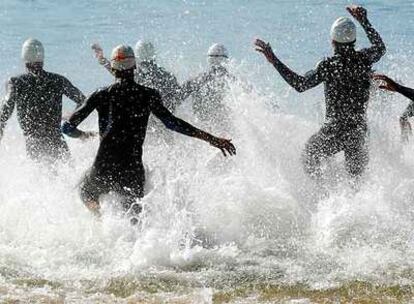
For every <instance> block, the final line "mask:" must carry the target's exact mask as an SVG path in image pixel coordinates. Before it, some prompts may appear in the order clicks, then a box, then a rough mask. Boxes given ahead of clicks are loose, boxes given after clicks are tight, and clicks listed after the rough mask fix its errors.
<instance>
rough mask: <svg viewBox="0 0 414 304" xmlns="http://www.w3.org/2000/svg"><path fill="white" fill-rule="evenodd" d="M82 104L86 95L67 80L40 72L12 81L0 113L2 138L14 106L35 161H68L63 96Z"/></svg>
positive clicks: (18, 77) (9, 83)
mask: <svg viewBox="0 0 414 304" xmlns="http://www.w3.org/2000/svg"><path fill="white" fill-rule="evenodd" d="M63 95H65V96H67V97H68V98H70V99H71V100H73V101H75V102H76V103H77V104H78V105H80V104H81V103H82V102H83V101H84V99H85V96H84V95H83V94H82V92H81V91H79V90H78V89H77V88H76V87H74V86H73V85H72V84H71V83H70V81H69V80H68V79H66V78H65V77H63V76H61V75H58V74H53V73H49V72H46V71H44V70H39V71H36V72H35V73H34V72H27V73H25V74H22V75H20V76H17V77H12V78H10V80H9V82H8V84H7V96H6V98H5V100H4V104H3V105H2V107H1V110H0V138H1V135H2V134H3V130H4V127H5V125H6V122H7V120H8V119H9V118H10V117H11V115H12V113H13V110H14V107H15V106H16V109H17V118H18V121H19V123H20V126H21V128H22V130H23V135H24V137H25V139H26V150H27V153H28V155H29V156H30V157H31V158H33V159H45V158H46V159H48V160H51V161H55V160H58V159H67V158H68V157H69V149H68V146H67V144H66V142H65V141H64V139H63V136H62V132H61V130H60V125H61V120H62V96H63Z"/></svg>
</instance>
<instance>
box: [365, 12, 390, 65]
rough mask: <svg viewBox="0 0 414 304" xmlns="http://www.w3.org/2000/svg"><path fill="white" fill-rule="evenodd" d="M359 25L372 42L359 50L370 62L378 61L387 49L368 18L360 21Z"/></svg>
mask: <svg viewBox="0 0 414 304" xmlns="http://www.w3.org/2000/svg"><path fill="white" fill-rule="evenodd" d="M361 26H362V28H363V29H364V31H365V33H366V34H367V37H368V40H369V42H371V44H372V46H371V47H370V48H366V49H363V50H361V52H362V53H363V54H365V55H366V56H367V58H368V60H369V61H370V63H375V62H378V61H379V60H380V59H381V57H382V56H384V55H385V53H386V50H387V49H386V47H385V44H384V41H383V40H382V38H381V36H380V34H379V33H378V32H377V31H376V30H375V29H374V28H373V26H372V25H371V23H370V22H369V21H368V20H366V21H364V22H362V23H361Z"/></svg>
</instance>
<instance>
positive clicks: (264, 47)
mask: <svg viewBox="0 0 414 304" xmlns="http://www.w3.org/2000/svg"><path fill="white" fill-rule="evenodd" d="M254 45H255V46H256V51H258V52H260V53H262V54H263V55H265V57H266V59H267V61H269V62H270V63H271V64H275V62H276V60H277V58H276V55H275V54H274V53H273V50H272V47H271V46H270V44H269V43H266V42H264V41H263V40H260V39H256V40H255V42H254Z"/></svg>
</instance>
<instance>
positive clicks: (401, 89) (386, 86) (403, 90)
mask: <svg viewBox="0 0 414 304" xmlns="http://www.w3.org/2000/svg"><path fill="white" fill-rule="evenodd" d="M373 79H374V80H380V81H382V82H383V83H382V84H381V85H380V86H379V87H380V89H383V90H386V91H390V92H397V93H400V94H401V95H403V96H405V97H407V98H409V99H411V101H412V102H411V103H410V104H409V105H408V107H407V109H406V110H405V111H404V113H403V114H402V115H401V118H402V119H407V118H409V117H412V116H414V89H411V88H408V87H405V86H403V85H401V84H399V83H397V82H395V81H394V80H392V79H391V78H389V77H388V76H385V75H383V74H375V75H374V76H373Z"/></svg>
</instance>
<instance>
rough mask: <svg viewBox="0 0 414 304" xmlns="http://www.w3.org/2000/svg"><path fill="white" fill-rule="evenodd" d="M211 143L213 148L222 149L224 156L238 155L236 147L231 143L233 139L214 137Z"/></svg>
mask: <svg viewBox="0 0 414 304" xmlns="http://www.w3.org/2000/svg"><path fill="white" fill-rule="evenodd" d="M209 142H210V145H212V146H213V147H216V148H218V149H220V150H221V152H223V155H224V156H227V154H229V155H236V147H235V146H234V145H233V144H232V143H231V139H224V138H218V137H214V138H212V139H211V140H210V141H209Z"/></svg>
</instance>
